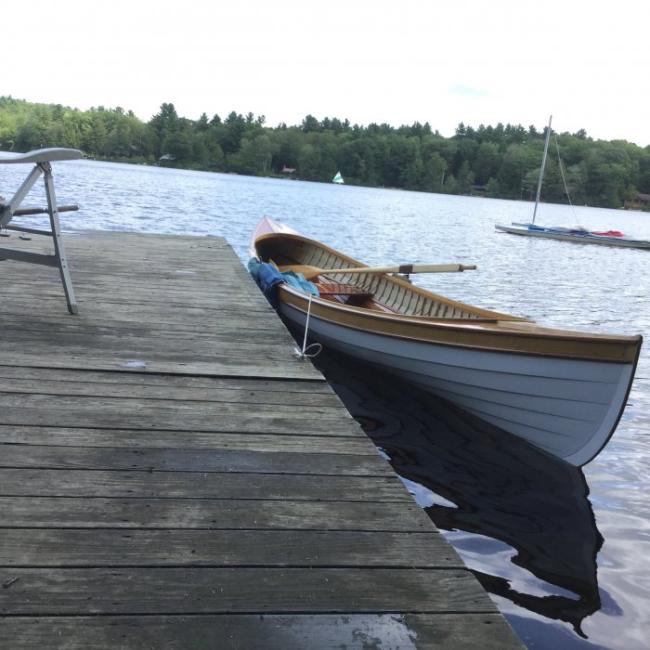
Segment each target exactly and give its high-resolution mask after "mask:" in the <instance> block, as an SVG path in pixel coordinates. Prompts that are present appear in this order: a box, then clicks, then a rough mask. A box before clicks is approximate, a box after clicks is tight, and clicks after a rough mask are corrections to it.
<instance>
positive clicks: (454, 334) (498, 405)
mask: <svg viewBox="0 0 650 650" xmlns="http://www.w3.org/2000/svg"><path fill="white" fill-rule="evenodd" d="M254 241H255V246H256V250H257V253H258V255H259V256H260V259H263V260H267V261H268V260H269V259H273V260H274V261H275V262H276V263H278V264H282V265H287V264H288V265H291V264H294V265H304V264H307V265H312V266H316V267H319V268H331V269H334V268H348V267H351V266H363V264H360V263H359V262H357V261H356V260H353V259H352V258H349V257H347V256H345V255H343V254H341V253H338V252H337V251H334V250H333V249H331V248H329V247H327V246H325V245H323V244H320V243H319V242H316V241H314V240H310V239H308V238H305V237H302V236H300V235H297V234H294V233H293V231H291V230H290V229H288V228H287V227H286V226H283V225H282V224H277V223H276V222H274V221H272V220H270V219H265V220H263V221H262V222H261V223H260V225H259V226H258V228H257V230H256V233H255V236H254ZM319 279H320V276H319ZM322 279H323V282H324V284H323V285H322V286H321V285H319V286H321V288H322V287H325V289H326V291H327V290H328V289H327V287H328V286H329V284H328V282H329V281H328V279H327V277H326V276H324V277H323V278H322ZM330 280H331V278H330ZM335 284H336V285H338V286H341V285H343V286H350V285H352V286H353V287H356V289H357V291H359V292H360V294H351V295H350V296H349V297H345V296H341V295H337V294H336V293H333V294H327V295H321V297H318V298H313V299H312V301H311V307H310V323H309V338H310V340H317V341H319V342H321V343H323V344H324V345H325V346H329V347H332V348H334V349H336V350H340V351H342V352H344V353H347V354H349V355H350V356H353V357H356V358H358V359H361V360H363V361H366V362H369V363H372V364H375V365H378V366H381V367H382V368H384V369H386V370H388V371H390V372H391V373H393V374H394V375H396V376H398V377H400V378H403V379H405V380H407V381H410V382H412V383H415V384H417V385H419V386H421V387H424V388H425V389H426V390H428V391H430V392H432V393H434V394H436V395H438V396H440V397H442V398H445V399H447V400H449V401H450V402H452V403H454V404H457V405H458V406H460V407H461V408H463V409H465V410H467V411H469V412H471V413H473V414H475V415H476V416H478V417H480V418H482V419H483V420H486V421H488V422H490V423H492V424H494V425H496V426H499V427H500V428H502V429H504V430H506V431H508V432H510V433H512V434H514V435H517V436H520V437H522V438H525V439H526V440H528V441H529V442H530V443H532V444H534V445H536V446H537V447H539V448H541V449H543V450H545V451H547V452H548V453H550V454H552V455H554V456H557V457H559V458H562V459H564V460H565V461H567V462H569V463H571V464H573V465H583V464H585V463H587V462H589V461H590V460H591V459H592V458H594V456H596V454H598V453H599V451H600V450H601V449H602V448H603V446H604V445H605V444H606V443H607V441H608V440H609V438H610V436H611V435H612V433H613V431H614V429H615V428H616V425H617V423H618V420H619V418H620V416H621V414H622V412H623V408H624V406H625V403H626V400H627V396H628V393H629V390H630V386H631V383H632V378H633V376H634V371H635V368H636V362H637V359H638V354H639V350H640V346H641V337H640V336H633V337H626V336H610V335H603V334H587V333H581V332H573V331H565V330H555V329H549V328H543V327H540V326H538V325H536V324H535V323H532V322H530V321H526V320H525V319H521V318H517V317H514V316H509V315H507V314H499V313H497V312H492V311H488V310H483V309H479V308H475V307H472V306H470V305H465V304H463V303H458V302H455V301H451V300H448V299H446V298H444V297H442V296H438V295H436V294H433V293H431V292H428V291H425V290H423V289H421V288H419V287H415V286H413V285H411V284H409V283H408V282H405V281H404V280H402V279H400V278H396V277H393V276H388V275H381V276H378V275H371V276H367V275H359V276H355V275H353V274H350V275H347V276H343V277H340V276H338V275H337V276H336V283H335ZM278 297H279V310H280V312H281V313H282V315H283V316H284V317H286V318H287V319H288V320H289V321H291V322H292V323H294V324H295V325H297V326H299V327H301V328H304V324H305V320H306V314H307V309H308V303H309V298H308V297H307V295H305V294H304V293H302V292H301V291H299V290H297V289H294V288H291V287H289V286H287V285H280V287H279V290H278ZM350 298H353V299H354V300H353V302H355V303H356V304H349V301H350ZM346 302H347V304H346Z"/></svg>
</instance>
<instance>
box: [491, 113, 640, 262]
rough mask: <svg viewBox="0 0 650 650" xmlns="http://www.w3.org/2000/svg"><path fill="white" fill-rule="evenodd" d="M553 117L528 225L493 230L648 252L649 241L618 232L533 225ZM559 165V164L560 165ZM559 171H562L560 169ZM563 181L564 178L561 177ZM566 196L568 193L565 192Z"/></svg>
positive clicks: (522, 224)
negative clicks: (531, 215)
mask: <svg viewBox="0 0 650 650" xmlns="http://www.w3.org/2000/svg"><path fill="white" fill-rule="evenodd" d="M552 121H553V116H552V115H551V116H550V118H549V120H548V127H547V128H546V138H545V139H544V153H543V155H542V167H541V169H540V172H539V178H538V180H537V193H536V195H535V208H534V210H533V218H532V221H531V222H530V223H512V224H510V225H509V226H504V225H500V224H495V226H494V227H495V229H496V230H498V231H499V232H507V233H510V234H511V235H524V236H526V237H544V238H545V239H559V240H563V241H572V242H577V243H579V244H601V245H604V246H619V247H624V248H645V249H647V250H650V241H646V240H644V239H633V238H632V237H626V236H625V235H624V234H623V233H622V232H620V231H618V230H607V231H601V232H595V231H592V230H587V229H586V228H584V227H582V226H576V227H574V228H566V227H563V226H539V225H537V224H535V217H536V216H537V208H538V206H539V200H540V197H541V194H542V183H543V182H544V170H545V169H546V158H547V156H548V143H549V140H550V139H551V123H552ZM560 164H561V163H560ZM560 171H562V170H561V169H560ZM563 180H564V176H563ZM565 191H567V190H566V182H565ZM567 196H568V191H567Z"/></svg>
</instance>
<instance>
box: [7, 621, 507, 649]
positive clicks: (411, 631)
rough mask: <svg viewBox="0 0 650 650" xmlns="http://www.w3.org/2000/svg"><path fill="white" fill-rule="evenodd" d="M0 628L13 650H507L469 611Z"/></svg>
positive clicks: (495, 631)
mask: <svg viewBox="0 0 650 650" xmlns="http://www.w3.org/2000/svg"><path fill="white" fill-rule="evenodd" d="M1 629H2V630H3V631H4V633H5V634H6V638H10V639H11V640H12V648H13V649H15V650H30V649H32V648H52V647H53V643H54V644H55V645H56V647H61V648H64V647H65V649H66V650H100V649H101V650H105V649H106V648H120V650H123V649H124V650H126V649H131V648H151V647H156V646H155V645H153V646H152V643H154V644H155V642H156V640H158V639H164V640H165V645H164V647H165V650H187V648H202V649H205V650H208V649H209V650H213V649H215V648H219V650H242V649H244V648H245V649H247V650H248V649H249V648H260V649H261V648H264V649H265V650H305V649H307V648H309V649H312V648H318V650H341V648H346V649H347V648H350V649H357V650H367V649H369V648H381V649H382V650H384V649H390V650H417V649H418V648H436V650H458V648H481V650H503V648H512V647H514V646H513V638H512V632H511V631H510V630H509V629H508V628H507V627H505V626H504V625H503V619H502V617H501V616H500V615H498V614H473V613H465V614H463V615H461V616H459V615H457V614H405V615H401V614H352V615H350V614H345V615H335V614H334V615H331V614H321V615H317V616H313V615H308V614H305V615H273V614H271V615H269V614H266V615H262V616H260V615H246V614H239V615H238V614H234V615H233V614H220V615H218V616H213V615H204V616H196V615H177V616H145V617H140V616H139V617H135V616H119V617H118V616H102V617H97V616H75V617H65V616H61V617H57V618H51V617H38V618H33V617H14V618H11V619H7V621H6V623H5V624H4V625H3V627H2V628H1ZM53 635H56V636H53ZM62 639H65V641H62ZM217 639H218V645H217V644H216V641H215V640H217ZM64 644H65V645H64Z"/></svg>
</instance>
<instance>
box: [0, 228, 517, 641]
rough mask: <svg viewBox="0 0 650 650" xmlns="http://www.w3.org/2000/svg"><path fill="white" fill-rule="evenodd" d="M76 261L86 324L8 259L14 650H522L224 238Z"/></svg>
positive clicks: (5, 411)
mask: <svg viewBox="0 0 650 650" xmlns="http://www.w3.org/2000/svg"><path fill="white" fill-rule="evenodd" d="M12 244H17V245H18V246H20V247H22V248H23V249H24V250H39V248H40V247H41V246H42V244H41V243H39V242H38V241H37V238H34V240H33V241H23V240H18V239H17V238H15V237H13V238H12ZM66 244H67V249H68V254H69V258H70V261H71V264H72V275H73V280H74V283H75V289H76V292H77V295H78V302H79V310H80V313H79V315H78V316H74V317H72V316H69V315H68V314H67V312H66V309H65V302H64V300H63V296H62V290H61V286H60V282H59V279H58V276H57V274H56V271H55V270H54V269H48V268H44V267H32V266H25V265H22V266H21V265H20V264H17V263H14V262H7V261H0V270H2V273H3V286H2V289H1V291H2V300H1V301H0V327H1V328H2V332H3V340H4V341H5V342H6V344H5V346H4V347H3V349H2V351H0V585H2V588H1V589H0V640H1V641H0V646H3V647H4V645H3V644H8V647H11V648H12V649H16V650H26V649H30V650H32V649H35V648H44V647H47V648H48V649H49V648H55V649H61V650H63V649H66V650H73V649H81V648H83V649H84V650H93V649H95V648H107V647H111V648H120V649H121V650H131V649H133V650H135V649H141V648H151V647H156V648H158V647H161V648H162V647H164V648H172V649H174V648H178V649H181V648H182V649H183V650H195V649H199V648H205V649H206V650H207V649H208V648H210V649H212V648H215V647H218V648H226V649H230V648H232V649H235V648H237V649H239V650H241V649H242V648H246V649H248V648H271V649H277V650H280V649H282V650H292V649H297V648H301V649H302V648H314V649H318V650H320V649H323V648H341V647H347V648H358V649H362V648H369V647H381V648H384V649H386V648H395V649H397V648H401V649H408V650H412V649H416V648H417V649H422V648H433V647H435V648H440V647H442V648H463V647H481V648H500V649H501V648H514V647H520V644H519V642H518V641H517V639H516V638H515V637H514V635H513V633H512V631H511V630H510V628H509V627H508V626H507V624H506V623H505V621H504V619H503V618H502V617H501V616H500V615H499V614H498V613H497V611H496V608H495V606H494V605H493V604H492V602H491V601H490V599H489V598H488V597H487V596H486V594H485V593H484V592H483V590H482V588H481V587H480V585H479V583H478V582H477V580H476V579H475V578H474V576H473V575H472V573H471V572H470V571H468V570H467V569H466V568H465V566H464V565H463V563H462V561H461V560H460V559H459V557H458V555H457V554H456V553H455V551H454V550H453V549H452V548H451V546H450V545H449V544H448V543H447V542H446V541H445V539H444V538H443V536H441V535H440V534H439V533H438V531H437V530H436V529H435V527H434V526H433V525H432V524H431V522H430V520H429V519H428V517H427V516H426V515H425V513H424V512H423V511H422V510H421V509H420V508H419V507H418V506H417V505H416V504H415V503H414V501H413V500H412V499H411V497H410V495H409V494H408V492H407V491H406V489H405V488H404V486H403V485H402V483H401V482H400V481H399V479H398V478H397V477H396V476H395V475H394V473H393V472H392V470H391V469H390V467H389V465H388V464H387V462H386V461H385V460H384V459H383V458H382V457H381V456H380V455H379V453H378V451H377V450H376V449H375V447H374V445H373V444H372V443H371V442H370V441H369V439H368V438H367V437H366V436H365V435H364V434H363V432H362V431H361V429H360V428H359V426H358V425H357V424H356V423H355V422H354V420H352V419H351V418H350V416H349V414H348V413H347V412H346V411H345V410H344V409H343V407H342V406H341V404H340V402H339V400H338V398H337V397H336V395H335V394H334V393H333V392H332V390H331V389H330V388H329V386H328V385H327V384H326V382H325V381H324V380H323V378H322V376H321V375H320V374H319V373H318V372H317V371H316V370H314V368H313V367H312V366H311V364H309V363H305V362H300V361H298V360H297V359H296V358H295V357H294V355H293V350H292V348H293V347H294V343H293V341H292V339H291V337H290V336H289V334H288V333H287V331H286V330H285V329H284V327H283V325H282V324H281V322H280V321H279V319H278V318H277V317H276V316H275V314H274V312H273V311H272V310H271V308H270V307H269V305H268V304H267V303H266V301H265V300H264V298H263V297H262V296H261V294H260V293H259V291H258V290H257V288H256V287H255V286H254V284H253V283H252V282H251V281H250V279H249V278H248V275H247V273H246V270H245V269H244V267H243V266H242V265H241V264H240V263H239V261H238V260H237V258H236V257H235V255H234V253H233V251H232V250H231V249H230V247H229V246H228V245H227V244H226V242H225V241H224V240H222V239H220V238H216V237H204V238H194V237H169V236H158V235H136V234H124V233H88V234H84V235H78V236H68V237H66Z"/></svg>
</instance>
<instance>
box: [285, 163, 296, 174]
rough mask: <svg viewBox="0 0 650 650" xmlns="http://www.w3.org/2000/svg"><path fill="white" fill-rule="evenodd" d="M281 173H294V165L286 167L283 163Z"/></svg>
mask: <svg viewBox="0 0 650 650" xmlns="http://www.w3.org/2000/svg"><path fill="white" fill-rule="evenodd" d="M282 173H283V174H289V175H291V174H295V173H296V168H295V167H287V166H286V165H284V167H282Z"/></svg>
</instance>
